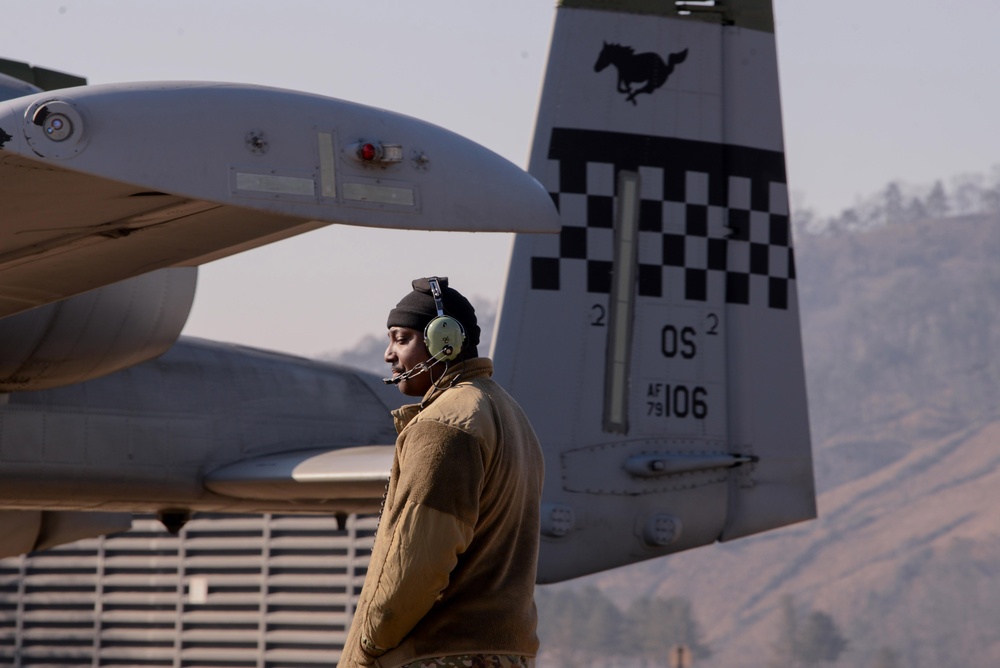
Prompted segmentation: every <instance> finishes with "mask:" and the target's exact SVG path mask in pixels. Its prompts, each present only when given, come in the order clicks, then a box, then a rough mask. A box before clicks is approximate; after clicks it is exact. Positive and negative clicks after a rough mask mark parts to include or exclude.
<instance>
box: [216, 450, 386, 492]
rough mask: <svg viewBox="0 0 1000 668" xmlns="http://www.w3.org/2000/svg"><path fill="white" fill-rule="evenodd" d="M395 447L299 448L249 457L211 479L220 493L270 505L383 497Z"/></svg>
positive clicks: (224, 469) (221, 470)
mask: <svg viewBox="0 0 1000 668" xmlns="http://www.w3.org/2000/svg"><path fill="white" fill-rule="evenodd" d="M393 450H394V446H391V445H372V446H361V447H352V448H341V449H337V450H316V449H313V450H299V451H295V452H281V453H278V454H273V455H266V456H263V457H257V458H254V459H247V460H243V461H240V462H237V463H235V464H230V465H228V466H224V467H222V468H220V469H217V470H215V471H213V472H212V473H210V474H209V475H208V476H206V478H205V487H207V488H208V489H209V490H210V491H212V492H215V493H216V494H221V495H223V496H229V497H234V498H238V499H256V500H267V501H321V500H328V499H341V500H343V499H351V500H359V499H379V498H381V497H382V494H383V493H384V492H385V486H386V482H387V481H388V479H389V471H390V469H391V468H392V456H393Z"/></svg>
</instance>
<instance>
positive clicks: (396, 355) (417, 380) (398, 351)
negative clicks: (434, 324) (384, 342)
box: [385, 327, 438, 397]
mask: <svg viewBox="0 0 1000 668" xmlns="http://www.w3.org/2000/svg"><path fill="white" fill-rule="evenodd" d="M430 357H431V354H430V353H429V352H427V346H425V345H424V334H423V332H420V331H417V330H415V329H410V328H409V327H390V328H389V346H388V347H387V348H386V349H385V361H386V363H387V364H389V365H390V366H391V367H392V375H393V376H398V375H399V374H401V373H404V372H406V371H412V370H413V368H414V367H415V366H417V365H418V364H420V363H421V362H426V361H427V360H429V359H430ZM437 371H438V369H437V367H435V368H433V369H431V370H430V371H425V372H423V373H418V374H414V375H413V376H411V377H410V378H407V379H406V380H404V381H402V382H400V383H399V385H397V387H398V388H399V391H400V392H402V393H403V394H405V395H407V396H409V397H422V396H424V395H425V394H427V390H429V389H430V388H431V383H433V382H434V373H435V372H437Z"/></svg>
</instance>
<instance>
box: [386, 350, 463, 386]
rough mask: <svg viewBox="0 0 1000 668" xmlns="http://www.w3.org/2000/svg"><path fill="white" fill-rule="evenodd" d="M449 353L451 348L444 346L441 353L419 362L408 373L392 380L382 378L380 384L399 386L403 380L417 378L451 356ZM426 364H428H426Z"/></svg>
mask: <svg viewBox="0 0 1000 668" xmlns="http://www.w3.org/2000/svg"><path fill="white" fill-rule="evenodd" d="M451 351H452V347H451V346H445V347H444V348H443V349H442V350H441V352H439V353H438V354H437V355H434V356H433V357H429V358H427V360H426V361H424V362H421V363H420V364H418V365H417V366H415V367H413V368H412V369H410V370H409V371H404V372H403V373H401V374H399V375H398V376H393V377H392V378H383V379H382V382H383V383H385V384H386V385H399V384H400V383H402V382H403V381H404V380H409V379H410V378H413V377H414V376H419V375H420V374H422V373H423V372H425V371H430V370H431V367H433V366H434V365H435V364H437V363H438V362H440V361H441V360H442V359H444V358H445V357H447V356H448V355H451ZM431 360H433V361H431ZM427 362H430V364H428V363H427Z"/></svg>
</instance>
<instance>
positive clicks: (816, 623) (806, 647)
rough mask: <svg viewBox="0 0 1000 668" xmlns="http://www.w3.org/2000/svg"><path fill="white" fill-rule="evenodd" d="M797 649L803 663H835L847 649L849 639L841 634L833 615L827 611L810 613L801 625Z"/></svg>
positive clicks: (807, 664) (810, 664) (814, 664)
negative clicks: (845, 638)
mask: <svg viewBox="0 0 1000 668" xmlns="http://www.w3.org/2000/svg"><path fill="white" fill-rule="evenodd" d="M798 631H799V632H798V637H797V638H796V644H797V647H796V649H797V650H798V657H799V661H801V662H802V664H803V665H805V666H809V667H810V668H811V667H812V666H818V665H820V664H821V663H827V662H829V663H833V662H834V661H836V660H837V658H838V657H839V656H840V653H841V652H843V651H844V650H845V649H847V641H846V640H844V637H843V636H842V635H840V630H839V629H838V628H837V624H836V623H835V622H834V621H833V617H831V616H830V615H828V614H826V613H825V612H818V611H815V610H814V611H813V612H811V613H809V616H808V617H806V618H805V619H804V620H803V622H802V623H801V624H800V625H799V630H798Z"/></svg>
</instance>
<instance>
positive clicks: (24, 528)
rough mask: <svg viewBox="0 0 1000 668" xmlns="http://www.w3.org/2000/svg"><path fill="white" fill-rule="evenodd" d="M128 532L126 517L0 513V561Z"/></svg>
mask: <svg viewBox="0 0 1000 668" xmlns="http://www.w3.org/2000/svg"><path fill="white" fill-rule="evenodd" d="M131 528H132V515H131V514H130V513H101V512H81V511H72V510H2V511H0V536H2V538H0V557H14V556H17V555H19V554H26V553H28V552H35V551H38V550H48V549H50V548H53V547H55V546H56V545H63V544H65V543H72V542H73V541H77V540H81V539H83V538H95V537H97V536H104V535H106V534H110V533H118V532H121V531H128V530H129V529H131Z"/></svg>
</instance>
